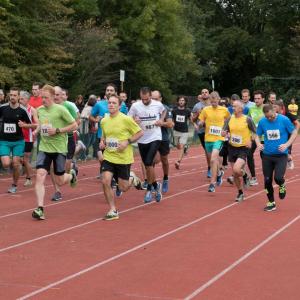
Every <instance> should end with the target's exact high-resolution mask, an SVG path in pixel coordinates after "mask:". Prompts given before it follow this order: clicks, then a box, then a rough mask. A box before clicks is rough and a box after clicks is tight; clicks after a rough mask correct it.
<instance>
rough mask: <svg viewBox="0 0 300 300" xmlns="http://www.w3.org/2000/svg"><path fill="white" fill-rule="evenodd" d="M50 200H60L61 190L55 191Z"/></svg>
mask: <svg viewBox="0 0 300 300" xmlns="http://www.w3.org/2000/svg"><path fill="white" fill-rule="evenodd" d="M51 200H52V201H59V200H62V195H61V192H55V193H54V194H53V196H52V198H51Z"/></svg>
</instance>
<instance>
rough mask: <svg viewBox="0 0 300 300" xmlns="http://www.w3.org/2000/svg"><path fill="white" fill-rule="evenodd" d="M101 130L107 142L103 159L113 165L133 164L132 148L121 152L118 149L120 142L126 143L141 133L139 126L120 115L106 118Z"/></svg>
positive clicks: (103, 120) (130, 119)
mask: <svg viewBox="0 0 300 300" xmlns="http://www.w3.org/2000/svg"><path fill="white" fill-rule="evenodd" d="M101 129H102V133H103V138H104V139H105V142H106V148H105V151H104V153H103V158H104V159H105V160H107V161H109V162H111V163H113V164H122V165H123V164H124V165H128V164H132V163H133V161H134V160H133V150H132V146H131V145H128V146H127V147H126V148H125V149H124V150H123V151H121V152H119V151H117V147H118V144H119V142H121V141H126V140H128V139H129V138H131V137H132V136H133V135H134V134H136V133H137V132H139V131H141V128H140V127H139V126H138V124H137V123H136V122H135V121H134V120H133V119H132V118H131V117H129V116H126V115H124V114H122V113H118V114H117V115H116V116H115V117H111V116H106V117H104V118H103V119H102V120H101Z"/></svg>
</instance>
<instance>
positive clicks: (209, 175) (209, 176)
mask: <svg viewBox="0 0 300 300" xmlns="http://www.w3.org/2000/svg"><path fill="white" fill-rule="evenodd" d="M207 178H211V171H210V169H209V170H207Z"/></svg>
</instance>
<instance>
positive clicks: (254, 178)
mask: <svg viewBox="0 0 300 300" xmlns="http://www.w3.org/2000/svg"><path fill="white" fill-rule="evenodd" d="M254 185H258V181H257V179H256V177H252V178H251V179H250V186H254Z"/></svg>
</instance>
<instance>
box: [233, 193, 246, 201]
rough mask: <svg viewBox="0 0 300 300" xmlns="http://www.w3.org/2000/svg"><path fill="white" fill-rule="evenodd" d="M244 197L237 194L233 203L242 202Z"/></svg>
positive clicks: (242, 194) (241, 194)
mask: <svg viewBox="0 0 300 300" xmlns="http://www.w3.org/2000/svg"><path fill="white" fill-rule="evenodd" d="M244 197H245V196H244V193H238V194H237V196H236V198H235V202H242V201H243V200H244Z"/></svg>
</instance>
